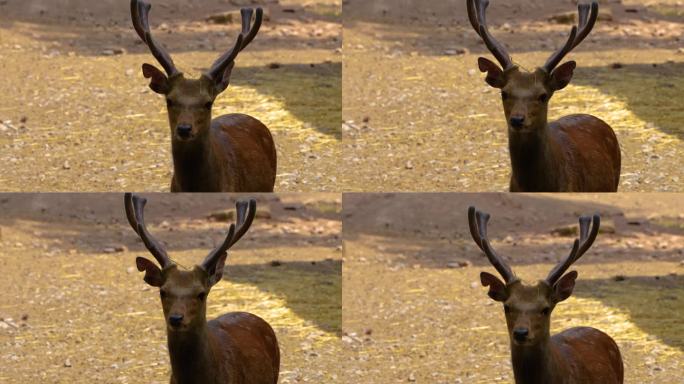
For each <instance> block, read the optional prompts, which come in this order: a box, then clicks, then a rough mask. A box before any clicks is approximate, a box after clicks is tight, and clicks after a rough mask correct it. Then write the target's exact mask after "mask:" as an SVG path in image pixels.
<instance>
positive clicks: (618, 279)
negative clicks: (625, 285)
mask: <svg viewBox="0 0 684 384" xmlns="http://www.w3.org/2000/svg"><path fill="white" fill-rule="evenodd" d="M625 280H627V277H625V276H624V275H617V276H614V277H613V281H625Z"/></svg>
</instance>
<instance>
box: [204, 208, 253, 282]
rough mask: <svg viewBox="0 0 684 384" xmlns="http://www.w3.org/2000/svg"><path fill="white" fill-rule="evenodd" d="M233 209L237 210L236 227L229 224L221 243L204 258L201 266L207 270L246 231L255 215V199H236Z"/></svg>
mask: <svg viewBox="0 0 684 384" xmlns="http://www.w3.org/2000/svg"><path fill="white" fill-rule="evenodd" d="M235 209H236V210H237V220H236V221H237V227H236V225H235V224H231V225H230V229H228V234H227V235H226V238H225V239H224V240H223V243H221V245H220V246H218V247H217V248H216V249H214V250H213V251H211V252H210V253H209V255H207V257H206V258H205V259H204V261H203V262H202V268H204V269H205V270H208V269H209V267H210V266H211V265H213V264H214V263H215V262H216V261H217V259H218V258H219V257H221V256H223V255H225V254H226V252H227V251H228V250H229V249H230V247H232V246H233V245H234V244H235V243H237V242H238V241H239V240H240V238H242V236H244V235H245V233H247V230H248V229H249V227H250V226H251V225H252V221H253V220H254V216H255V215H256V200H254V199H250V200H249V201H238V202H237V203H235Z"/></svg>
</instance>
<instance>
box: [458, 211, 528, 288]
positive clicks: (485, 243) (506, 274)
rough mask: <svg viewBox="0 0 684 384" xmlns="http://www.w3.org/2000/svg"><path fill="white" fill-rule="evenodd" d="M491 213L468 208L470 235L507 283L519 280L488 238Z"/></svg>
mask: <svg viewBox="0 0 684 384" xmlns="http://www.w3.org/2000/svg"><path fill="white" fill-rule="evenodd" d="M489 217H490V216H489V214H488V213H484V212H481V211H478V210H477V209H475V207H470V208H468V224H469V225H470V235H471V236H472V237H473V240H475V243H476V244H477V246H478V247H480V249H481V250H482V252H484V254H485V255H486V256H487V259H489V262H490V263H492V265H493V266H494V268H496V270H497V271H498V272H499V274H501V277H503V278H504V280H505V281H506V283H511V282H513V281H515V280H517V277H515V274H514V273H513V271H512V270H511V268H510V267H509V266H508V264H506V262H505V261H504V260H503V259H502V258H501V257H500V256H499V255H497V254H496V252H494V249H493V248H492V247H491V245H489V239H488V238H487V223H488V222H489Z"/></svg>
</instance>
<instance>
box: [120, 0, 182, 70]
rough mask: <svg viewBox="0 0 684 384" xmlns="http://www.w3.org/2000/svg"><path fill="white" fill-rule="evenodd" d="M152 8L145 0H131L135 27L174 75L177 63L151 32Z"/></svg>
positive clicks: (155, 54)
mask: <svg viewBox="0 0 684 384" xmlns="http://www.w3.org/2000/svg"><path fill="white" fill-rule="evenodd" d="M151 8H152V5H151V4H149V3H148V2H147V1H145V0H131V19H132V20H133V28H135V31H136V32H137V33H138V36H139V37H140V39H141V40H142V41H143V42H144V43H145V44H147V47H148V48H149V49H150V52H152V55H153V56H154V58H155V59H157V61H158V62H159V64H161V66H162V67H164V70H165V71H166V73H167V74H168V75H169V76H173V75H175V74H177V73H178V69H176V65H175V64H174V63H173V60H172V59H171V56H170V55H169V54H168V53H167V52H166V51H165V50H164V48H162V46H161V45H160V44H158V43H157V41H156V40H154V38H152V33H151V32H150V23H149V13H150V9H151Z"/></svg>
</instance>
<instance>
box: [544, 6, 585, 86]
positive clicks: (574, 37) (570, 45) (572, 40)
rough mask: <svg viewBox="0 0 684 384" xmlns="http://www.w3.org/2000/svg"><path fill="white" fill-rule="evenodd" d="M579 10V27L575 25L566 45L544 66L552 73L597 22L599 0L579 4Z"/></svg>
mask: <svg viewBox="0 0 684 384" xmlns="http://www.w3.org/2000/svg"><path fill="white" fill-rule="evenodd" d="M577 11H578V13H579V20H578V21H579V22H578V25H579V29H578V27H577V26H573V27H572V30H571V31H570V36H569V37H568V40H567V42H566V43H565V45H564V46H563V47H562V48H561V49H560V50H558V51H556V52H554V53H553V54H552V55H551V57H549V59H548V60H547V61H546V64H544V66H543V67H542V68H543V69H544V70H545V71H546V72H547V73H551V71H553V69H554V68H556V66H557V65H558V64H559V63H560V62H561V60H563V58H564V57H565V56H566V55H567V54H568V53H570V51H572V50H573V49H574V48H575V47H577V46H578V45H579V44H580V43H581V42H582V41H583V40H584V39H585V38H586V37H587V36H588V35H589V32H591V30H592V29H593V28H594V25H595V24H596V20H598V2H597V1H592V2H591V4H578V5H577Z"/></svg>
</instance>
